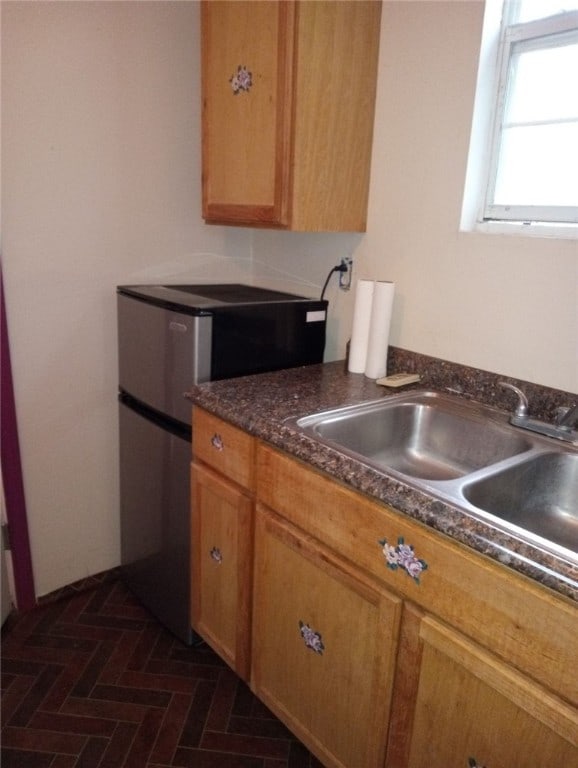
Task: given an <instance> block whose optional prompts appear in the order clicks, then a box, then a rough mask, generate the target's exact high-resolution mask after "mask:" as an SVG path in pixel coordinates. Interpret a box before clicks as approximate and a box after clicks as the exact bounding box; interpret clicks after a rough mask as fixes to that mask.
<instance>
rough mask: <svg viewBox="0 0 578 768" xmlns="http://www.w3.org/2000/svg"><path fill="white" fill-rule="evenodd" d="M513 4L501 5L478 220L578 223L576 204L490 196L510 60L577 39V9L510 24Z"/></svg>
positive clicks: (546, 223)
mask: <svg viewBox="0 0 578 768" xmlns="http://www.w3.org/2000/svg"><path fill="white" fill-rule="evenodd" d="M512 11H513V4H512V3H508V4H507V5H506V4H504V18H503V21H502V28H501V34H500V44H499V51H498V81H497V83H498V85H497V101H496V103H495V108H494V122H493V127H492V133H491V145H490V151H489V159H488V178H487V183H486V195H485V198H484V201H483V211H482V215H481V217H480V218H481V221H482V222H486V223H488V224H491V223H505V224H506V225H507V223H511V222H516V223H518V224H523V225H526V226H528V225H531V224H536V225H539V226H540V225H555V224H566V225H567V224H570V225H573V224H576V223H578V205H577V206H520V205H507V206H505V205H497V204H495V203H494V202H493V195H494V189H495V183H496V177H497V172H498V163H499V152H500V144H501V134H502V125H503V121H504V111H505V106H506V98H507V94H508V79H509V75H510V62H511V58H512V56H513V55H515V54H516V53H517V52H519V51H527V50H536V49H539V48H551V47H554V46H556V45H564V44H567V42H568V41H569V40H572V41H574V40H576V41H578V11H571V12H568V13H562V14H558V15H556V16H550V17H547V18H543V19H537V20H534V21H528V22H524V23H517V24H516V23H514V24H512V23H509V22H510V20H511V13H512Z"/></svg>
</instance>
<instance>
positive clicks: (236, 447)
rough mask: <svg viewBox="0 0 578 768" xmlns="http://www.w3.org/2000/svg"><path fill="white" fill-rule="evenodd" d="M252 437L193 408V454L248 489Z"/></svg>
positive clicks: (251, 459)
mask: <svg viewBox="0 0 578 768" xmlns="http://www.w3.org/2000/svg"><path fill="white" fill-rule="evenodd" d="M254 449H255V440H254V438H252V437H251V436H250V435H248V434H247V433H246V432H243V431H242V430H240V429H237V427H233V426H232V425H231V424H227V423H226V422H225V421H222V420H221V419H219V418H217V417H216V416H213V415H212V414H210V413H207V412H206V411H203V410H201V409H200V408H194V409H193V455H194V456H195V458H196V459H197V460H199V461H202V462H204V463H205V464H208V465H209V466H210V467H213V469H216V470H217V471H218V472H221V473H222V474H223V475H226V476H227V477H228V478H229V479H230V480H233V481H234V482H235V483H238V484H239V485H242V486H243V487H244V488H248V489H249V490H252V488H253V485H254V482H253V479H254V467H253V457H254Z"/></svg>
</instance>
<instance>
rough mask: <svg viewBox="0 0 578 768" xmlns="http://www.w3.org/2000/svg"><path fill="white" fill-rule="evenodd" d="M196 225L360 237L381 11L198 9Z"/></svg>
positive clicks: (348, 7)
mask: <svg viewBox="0 0 578 768" xmlns="http://www.w3.org/2000/svg"><path fill="white" fill-rule="evenodd" d="M201 14H202V92H203V217H204V218H205V220H206V221H207V222H210V223H220V224H233V225H251V226H264V227H276V228H281V229H291V230H299V231H346V232H347V231H349V232H362V231H364V230H365V224H366V211H367V198H368V189H369V174H370V162H371V142H372V134H373V116H374V105H375V88H376V79H377V58H378V48H379V29H380V16H381V3H380V2H376V0H368V1H367V2H365V1H364V0H353V1H352V2H349V1H346V0H344V1H340V2H320V3H317V2H298V1H294V0H291V1H290V2H287V1H282V2H276V0H269V1H268V2H259V3H255V2H243V1H242V0H240V1H238V0H233V1H228V0H226V1H224V2H210V0H209V1H208V2H203V3H202V11H201Z"/></svg>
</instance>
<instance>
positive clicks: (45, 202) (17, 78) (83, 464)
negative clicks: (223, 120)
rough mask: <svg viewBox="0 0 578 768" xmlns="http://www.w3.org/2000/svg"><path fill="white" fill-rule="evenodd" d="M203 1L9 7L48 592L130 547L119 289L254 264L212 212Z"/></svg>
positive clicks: (28, 449) (5, 132) (37, 509)
mask: <svg viewBox="0 0 578 768" xmlns="http://www.w3.org/2000/svg"><path fill="white" fill-rule="evenodd" d="M198 49H199V26H198V7H197V6H196V5H195V4H193V3H186V2H185V3H180V2H177V3H167V2H159V3H155V2H143V3H139V2H111V3H107V2H104V3H101V2H62V3H60V2H39V3H36V2H7V3H3V4H2V65H3V67H2V69H3V92H2V96H3V103H2V118H3V124H2V139H3V147H2V149H3V225H4V226H3V230H4V231H3V269H4V277H5V288H6V297H7V298H6V303H7V310H8V320H9V332H10V341H11V347H12V360H13V365H14V379H15V388H16V400H17V413H18V419H19V429H20V439H21V450H22V459H23V470H24V478H25V492H26V500H27V506H28V516H29V525H30V537H31V547H32V557H33V564H34V571H35V579H36V590H37V593H38V594H39V595H42V594H45V593H47V592H50V591H52V590H54V589H56V588H58V587H60V586H62V585H64V584H68V583H70V582H72V581H74V580H76V579H79V578H82V577H84V576H87V575H89V574H92V573H95V572H98V571H101V570H103V569H107V568H110V567H112V566H115V565H117V564H118V562H119V520H118V488H117V466H116V465H117V414H116V386H117V367H116V304H115V286H116V285H118V284H121V283H132V282H152V281H155V280H158V279H169V280H170V281H173V282H175V281H179V280H182V281H187V280H193V281H194V280H195V279H201V280H203V279H205V280H206V279H207V278H208V277H209V276H210V277H212V278H214V279H217V280H226V281H231V280H235V279H236V278H240V279H244V278H246V277H247V276H249V277H250V269H251V261H250V233H249V232H248V231H241V230H237V229H225V228H222V227H206V226H205V225H204V224H203V222H202V220H201V217H200V117H199V113H200V100H199V55H198Z"/></svg>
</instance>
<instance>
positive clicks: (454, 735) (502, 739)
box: [409, 618, 578, 768]
mask: <svg viewBox="0 0 578 768" xmlns="http://www.w3.org/2000/svg"><path fill="white" fill-rule="evenodd" d="M552 631H554V632H555V631H556V628H555V627H552ZM420 638H421V641H422V643H423V651H422V660H421V671H420V678H419V686H418V694H417V703H416V708H415V714H414V723H413V733H412V739H411V748H410V759H409V768H432V766H443V767H444V768H554V767H555V766H570V765H572V766H575V765H578V712H577V710H576V708H574V707H572V706H570V705H568V704H566V703H564V702H563V701H561V700H560V699H558V698H556V697H555V696H553V695H551V694H550V693H548V691H546V690H545V689H544V688H542V687H540V686H538V685H537V684H535V683H533V682H532V681H530V680H529V679H528V678H526V677H524V676H523V675H521V674H520V673H518V672H517V671H515V670H514V669H513V668H511V667H509V666H507V665H505V664H504V663H502V662H500V661H498V660H497V659H496V658H495V657H493V656H492V655H490V654H489V653H488V652H486V651H484V650H483V649H482V648H480V647H478V646H477V645H475V644H474V643H472V642H471V641H469V640H466V639H465V638H463V637H462V636H461V635H459V634H458V633H456V632H454V631H453V630H451V629H449V628H447V627H445V626H444V625H442V624H440V623H439V622H437V621H435V620H433V619H430V618H425V619H424V620H423V621H422V623H421V627H420ZM575 673H576V670H575V669H573V670H568V674H575Z"/></svg>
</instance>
